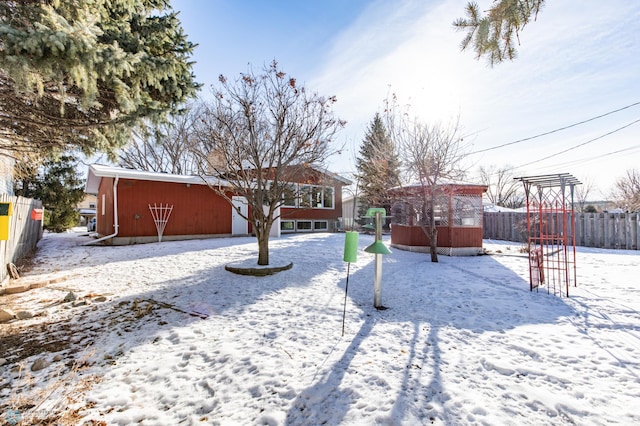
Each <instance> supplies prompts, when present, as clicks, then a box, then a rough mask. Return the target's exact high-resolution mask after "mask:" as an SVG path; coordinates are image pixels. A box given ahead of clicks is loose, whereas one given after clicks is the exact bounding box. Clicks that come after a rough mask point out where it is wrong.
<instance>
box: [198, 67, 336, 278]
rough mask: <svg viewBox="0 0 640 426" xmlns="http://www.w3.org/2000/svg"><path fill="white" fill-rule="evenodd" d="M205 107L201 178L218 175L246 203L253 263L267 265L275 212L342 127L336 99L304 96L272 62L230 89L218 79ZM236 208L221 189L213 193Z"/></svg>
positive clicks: (200, 137) (324, 154) (327, 150)
mask: <svg viewBox="0 0 640 426" xmlns="http://www.w3.org/2000/svg"><path fill="white" fill-rule="evenodd" d="M219 83H220V84H219V87H218V88H217V89H216V90H215V93H214V97H213V100H212V101H210V102H209V103H208V104H206V105H205V109H204V115H203V120H202V123H201V126H200V129H199V132H198V140H199V145H198V147H197V149H196V150H195V152H196V154H197V155H198V156H199V158H200V159H201V161H202V162H201V163H200V164H201V165H202V166H203V168H202V169H201V170H200V174H201V175H203V176H204V175H210V174H212V173H215V174H216V175H218V176H220V177H221V178H223V179H226V181H227V182H228V183H229V185H230V186H231V187H232V189H233V193H234V194H236V195H240V196H242V197H244V198H245V199H246V200H247V204H248V206H249V209H248V210H249V213H248V214H247V215H244V214H243V213H242V211H240V210H239V209H238V210H237V212H238V214H239V215H240V216H242V217H243V218H245V219H246V220H248V221H249V222H250V223H251V224H252V226H253V230H254V232H255V234H256V237H257V240H258V264H259V265H268V264H269V234H270V231H271V227H272V224H273V222H274V220H275V219H276V217H274V216H275V214H276V211H277V209H278V208H279V207H280V206H281V205H282V204H283V200H284V196H285V194H286V193H287V191H288V190H290V182H297V181H300V180H301V179H304V178H305V177H309V176H310V175H311V174H312V171H313V168H314V167H321V166H322V165H323V163H324V161H325V160H326V158H327V157H328V156H329V155H331V154H332V153H333V152H334V151H333V150H332V149H331V142H332V140H333V137H334V135H335V133H336V132H337V131H338V129H339V128H341V127H342V126H343V125H344V122H342V121H340V120H339V119H337V118H336V117H335V116H334V114H333V112H332V109H331V108H332V105H333V103H335V101H336V99H335V97H330V98H325V97H322V96H320V95H318V94H316V93H309V92H307V90H306V89H305V88H304V87H302V86H299V85H298V83H297V82H296V80H295V79H294V78H292V77H288V76H287V75H286V74H285V73H284V72H283V71H281V70H280V69H279V68H278V64H277V63H276V62H275V61H274V62H272V63H271V64H270V65H268V66H265V67H263V73H262V74H259V75H256V74H255V73H254V72H253V71H252V70H249V72H247V73H246V74H241V75H240V77H239V78H238V79H237V80H235V81H232V82H230V81H229V80H227V79H226V78H225V77H224V76H220V78H219ZM211 188H212V189H213V190H214V191H216V192H217V193H218V194H220V196H222V197H224V198H225V199H226V200H227V201H228V202H229V203H231V204H232V205H233V202H232V198H231V195H230V194H229V192H227V191H225V188H219V187H215V186H212V187H211Z"/></svg>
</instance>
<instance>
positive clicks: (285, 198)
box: [282, 184, 298, 207]
mask: <svg viewBox="0 0 640 426" xmlns="http://www.w3.org/2000/svg"><path fill="white" fill-rule="evenodd" d="M282 205H283V206H284V207H298V206H297V203H296V184H289V185H287V186H286V187H285V188H284V191H283V192H282Z"/></svg>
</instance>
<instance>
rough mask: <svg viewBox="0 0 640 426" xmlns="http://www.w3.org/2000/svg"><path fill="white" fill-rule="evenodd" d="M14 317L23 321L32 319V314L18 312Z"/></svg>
mask: <svg viewBox="0 0 640 426" xmlns="http://www.w3.org/2000/svg"><path fill="white" fill-rule="evenodd" d="M16 317H18V319H20V320H24V319H29V318H33V314H32V313H31V312H28V311H18V312H17V313H16Z"/></svg>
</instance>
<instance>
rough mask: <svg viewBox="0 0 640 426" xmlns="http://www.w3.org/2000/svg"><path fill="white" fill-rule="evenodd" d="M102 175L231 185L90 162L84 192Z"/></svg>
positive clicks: (94, 188)
mask: <svg viewBox="0 0 640 426" xmlns="http://www.w3.org/2000/svg"><path fill="white" fill-rule="evenodd" d="M313 169H314V170H316V171H317V172H320V173H323V174H325V175H327V176H329V177H330V178H332V179H335V180H337V181H338V182H341V183H343V184H345V185H349V184H351V181H350V180H348V179H345V178H343V177H341V176H339V175H337V174H335V173H332V172H329V171H328V170H324V169H320V168H316V167H314V168H313ZM104 177H107V178H115V177H119V178H121V179H135V180H147V181H155V182H171V183H185V184H186V183H189V184H194V185H215V186H223V187H230V186H231V185H230V184H229V183H228V182H227V181H226V180H223V179H218V178H215V177H206V178H203V177H201V176H193V175H191V176H188V175H175V174H171V173H158V172H147V171H142V170H132V169H125V168H122V167H115V166H106V165H103V164H92V165H90V166H89V172H88V175H87V183H86V185H85V192H86V193H88V194H97V193H98V188H99V187H100V180H101V179H102V178H104ZM205 179H206V180H205Z"/></svg>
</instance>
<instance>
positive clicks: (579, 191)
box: [573, 177, 595, 212]
mask: <svg viewBox="0 0 640 426" xmlns="http://www.w3.org/2000/svg"><path fill="white" fill-rule="evenodd" d="M594 187H595V184H594V183H593V179H591V178H589V177H587V178H586V179H582V182H581V185H576V186H575V189H574V194H573V197H574V201H575V203H576V205H577V207H578V208H577V211H579V212H584V209H585V207H586V205H585V204H586V203H587V198H588V197H589V194H590V193H591V191H592V190H593V188H594Z"/></svg>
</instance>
